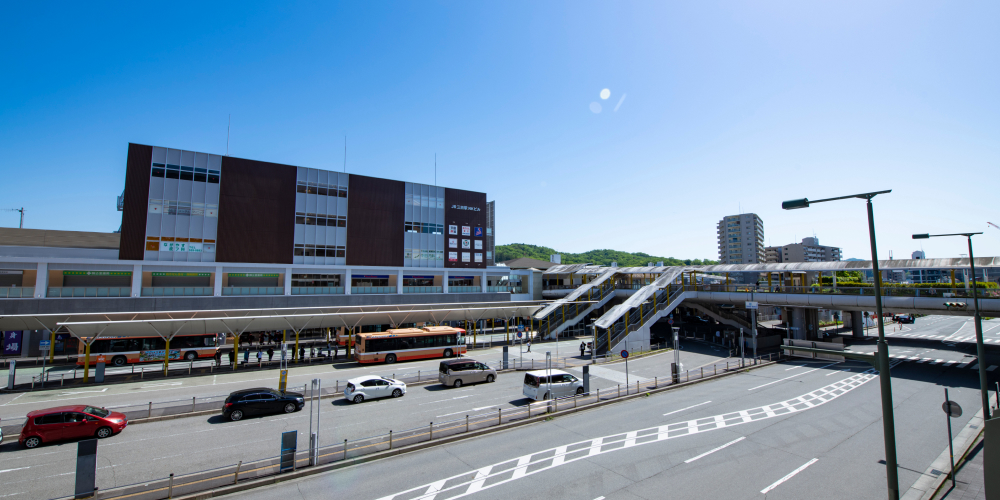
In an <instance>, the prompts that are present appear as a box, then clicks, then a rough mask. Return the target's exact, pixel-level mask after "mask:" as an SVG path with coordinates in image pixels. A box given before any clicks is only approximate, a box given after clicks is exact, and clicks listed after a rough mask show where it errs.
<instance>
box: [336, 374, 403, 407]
mask: <svg viewBox="0 0 1000 500" xmlns="http://www.w3.org/2000/svg"><path fill="white" fill-rule="evenodd" d="M404 394H406V384H404V383H403V382H401V381H399V380H395V379H391V378H386V377H379V376H378V375H365V376H362V377H355V378H352V379H350V380H348V381H347V387H345V388H344V399H346V400H348V401H353V402H355V403H362V402H364V401H365V400H366V399H378V398H387V397H394V398H399V397H402V396H403V395H404Z"/></svg>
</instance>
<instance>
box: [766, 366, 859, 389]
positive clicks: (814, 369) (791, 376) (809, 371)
mask: <svg viewBox="0 0 1000 500" xmlns="http://www.w3.org/2000/svg"><path fill="white" fill-rule="evenodd" d="M839 364H840V363H830V364H828V365H823V366H821V367H819V368H813V369H812V370H806V371H804V372H802V373H797V374H795V375H789V376H787V377H785V378H779V379H778V380H774V381H772V382H768V383H766V384H763V385H758V386H757V387H751V388H749V389H747V390H748V391H752V390H754V389H760V388H761V387H767V386H769V385H771V384H777V383H778V382H781V381H783V380H788V379H790V378H794V377H799V376H802V375H805V374H807V373H812V372H814V371H816V370H819V369H821V368H826V367H828V366H833V365H839Z"/></svg>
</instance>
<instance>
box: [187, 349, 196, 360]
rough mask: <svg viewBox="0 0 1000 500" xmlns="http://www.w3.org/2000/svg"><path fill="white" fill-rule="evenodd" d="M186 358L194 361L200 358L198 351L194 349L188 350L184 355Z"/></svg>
mask: <svg viewBox="0 0 1000 500" xmlns="http://www.w3.org/2000/svg"><path fill="white" fill-rule="evenodd" d="M184 359H186V360H188V361H194V360H196V359H198V353H196V352H194V351H190V352H188V353H187V354H185V355H184Z"/></svg>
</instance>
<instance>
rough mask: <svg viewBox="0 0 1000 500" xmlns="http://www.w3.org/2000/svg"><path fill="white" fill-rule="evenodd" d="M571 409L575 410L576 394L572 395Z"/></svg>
mask: <svg viewBox="0 0 1000 500" xmlns="http://www.w3.org/2000/svg"><path fill="white" fill-rule="evenodd" d="M573 408H576V393H574V394H573Z"/></svg>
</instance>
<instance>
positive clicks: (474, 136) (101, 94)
mask: <svg viewBox="0 0 1000 500" xmlns="http://www.w3.org/2000/svg"><path fill="white" fill-rule="evenodd" d="M823 4H824V3H823V2H795V1H788V2H711V1H704V2H702V1H699V2H584V1H567V2H556V1H552V2H510V1H504V2H457V1H456V2H436V3H432V2H317V3H314V4H308V3H301V4H294V3H291V2H281V3H279V2H267V3H253V2H240V3H233V4H230V5H222V4H219V3H215V2H193V3H189V4H181V3H178V2H166V3H162V4H159V5H153V4H151V3H146V2H139V3H135V2H132V3H121V4H118V5H111V4H103V3H99V4H90V3H86V4H80V3H77V4H71V3H59V4H44V3H37V2H20V3H17V2H15V3H9V4H7V5H6V6H5V9H4V16H3V19H2V20H0V43H2V46H3V47H4V49H3V51H2V52H0V63H2V67H3V78H0V131H2V133H0V179H2V186H3V189H2V190H0V196H2V197H3V201H2V203H0V207H3V208H9V207H20V206H24V207H26V208H27V216H26V225H27V227H33V228H51V229H70V230H89V231H111V230H114V229H117V228H118V226H119V224H120V220H121V218H120V214H119V213H118V212H116V211H115V206H114V205H115V197H116V196H117V195H118V194H119V193H121V191H122V189H123V185H124V173H125V157H126V150H127V143H128V142H137V143H143V144H153V145H160V146H168V147H174V148H183V149H189V150H195V151H202V152H210V153H219V154H224V153H225V152H226V120H227V116H228V115H230V114H232V138H231V141H230V153H231V154H232V155H233V156H239V157H244V158H253V159H258V160H266V161H274V162H280V163H288V164H293V165H302V166H308V167H316V168H329V169H341V168H342V167H343V137H344V135H345V134H346V135H347V136H348V158H347V170H348V172H351V173H360V174H365V175H372V176H378V177H387V178H393V179H401V180H407V181H413V182H423V183H433V181H434V177H433V162H434V154H435V153H437V157H438V183H439V184H441V185H445V186H449V187H457V188H464V189H470V190H477V191H485V192H487V193H488V196H489V198H490V199H495V200H496V202H497V208H498V219H497V220H498V223H497V238H498V243H512V242H524V243H534V244H540V245H546V246H551V247H555V248H556V249H559V250H562V251H573V252H578V251H586V250H590V249H594V248H614V249H618V250H627V251H643V252H647V253H651V254H655V255H666V256H673V257H678V258H713V259H714V258H717V243H716V233H715V224H716V222H717V221H718V220H719V219H720V218H721V217H722V216H724V215H729V214H734V213H737V212H738V211H740V209H742V210H743V211H746V212H756V213H757V214H759V215H760V216H761V217H762V218H763V220H764V227H765V237H766V240H767V242H768V243H769V244H774V245H779V244H785V243H790V242H793V241H797V240H798V239H801V238H802V237H804V236H810V235H812V234H813V233H815V234H816V235H817V236H819V238H820V242H821V243H825V244H831V245H839V246H842V247H843V248H844V253H845V257H863V258H864V257H867V256H868V255H869V253H868V241H867V232H866V225H865V211H864V203H863V202H862V201H860V200H858V201H848V202H838V203H830V204H822V205H817V206H815V207H813V208H811V209H809V210H800V211H795V212H783V211H781V210H780V203H781V201H782V200H785V199H789V198H798V197H805V196H807V197H810V198H813V199H816V198H823V197H828V196H837V195H842V194H850V193H856V192H863V191H870V190H879V189H893V190H894V191H893V193H892V194H890V195H886V196H881V197H879V198H877V199H876V201H877V203H876V224H877V228H878V230H879V245H880V250H881V251H880V255H879V257H880V258H888V256H889V251H890V250H892V251H893V254H894V256H895V257H897V258H902V257H908V256H909V254H910V252H911V251H913V250H916V249H919V248H920V245H919V244H918V243H919V242H914V241H911V240H910V237H909V235H910V234H911V233H916V232H953V231H966V230H977V231H980V230H981V231H986V233H987V234H985V235H983V236H981V237H979V238H978V240H977V254H978V255H982V256H986V255H1000V230H996V229H991V228H987V225H986V222H987V221H992V222H995V223H997V224H1000V204H998V203H997V185H998V182H997V181H998V174H1000V98H998V92H1000V78H998V76H1000V64H998V63H1000V58H998V52H1000V30H998V29H997V25H996V19H998V17H1000V3H997V2H975V1H969V2H940V1H934V2H926V1H905V2H904V1H892V2H871V1H844V2H832V3H831V2H826V3H825V4H826V5H823ZM605 88H607V89H609V90H610V96H609V97H608V99H606V100H604V99H601V96H600V92H601V90H602V89H605ZM623 98H624V101H622V99H623ZM593 103H597V104H599V105H600V109H601V112H600V113H595V112H593V110H592V107H594V105H593ZM619 103H620V106H619ZM0 225H3V226H16V225H17V214H14V213H0ZM923 247H924V249H925V250H926V251H927V253H928V256H929V257H945V256H956V255H958V254H959V253H964V252H965V251H966V250H965V249H964V241H962V240H959V239H954V240H950V241H949V240H931V241H928V242H924V243H923Z"/></svg>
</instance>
